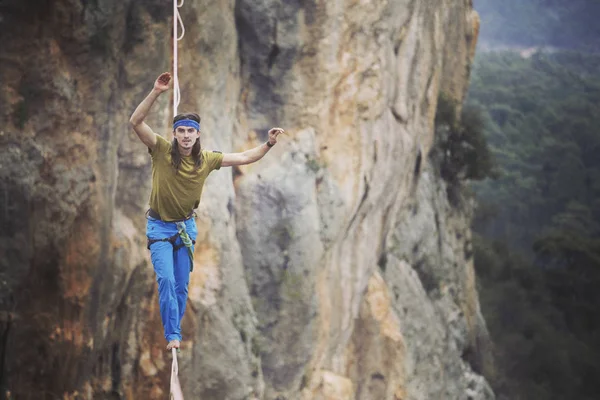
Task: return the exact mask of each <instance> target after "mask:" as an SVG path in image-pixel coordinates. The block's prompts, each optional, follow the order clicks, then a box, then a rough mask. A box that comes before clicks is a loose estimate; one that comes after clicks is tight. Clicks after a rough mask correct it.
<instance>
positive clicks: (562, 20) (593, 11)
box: [474, 0, 600, 51]
mask: <svg viewBox="0 0 600 400" xmlns="http://www.w3.org/2000/svg"><path fill="white" fill-rule="evenodd" d="M474 6H475V9H477V11H478V12H479V14H480V15H481V36H480V43H481V44H482V45H483V46H490V45H491V46H498V45H508V46H525V47H528V46H551V47H562V48H572V49H575V48H576V49H587V50H596V51H597V50H599V49H600V24H598V23H597V21H598V18H599V17H600V2H598V1H596V0H569V1H564V0H474Z"/></svg>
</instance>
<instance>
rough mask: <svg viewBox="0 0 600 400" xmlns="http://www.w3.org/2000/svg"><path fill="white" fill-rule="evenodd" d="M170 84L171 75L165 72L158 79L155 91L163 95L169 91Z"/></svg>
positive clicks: (155, 83)
mask: <svg viewBox="0 0 600 400" xmlns="http://www.w3.org/2000/svg"><path fill="white" fill-rule="evenodd" d="M169 82H171V74H170V73H169V72H163V73H162V74H160V76H159V77H158V78H156V82H154V89H155V90H158V91H159V92H161V93H162V92H164V91H167V90H169Z"/></svg>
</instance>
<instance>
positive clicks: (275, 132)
mask: <svg viewBox="0 0 600 400" xmlns="http://www.w3.org/2000/svg"><path fill="white" fill-rule="evenodd" d="M282 133H285V131H284V130H283V129H281V128H271V129H269V144H270V145H271V146H273V145H274V144H275V143H277V136H279V135H281V134H282Z"/></svg>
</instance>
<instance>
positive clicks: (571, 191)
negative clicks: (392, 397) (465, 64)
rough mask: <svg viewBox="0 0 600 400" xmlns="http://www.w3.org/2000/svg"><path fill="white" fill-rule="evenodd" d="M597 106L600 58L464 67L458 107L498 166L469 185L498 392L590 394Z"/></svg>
mask: <svg viewBox="0 0 600 400" xmlns="http://www.w3.org/2000/svg"><path fill="white" fill-rule="evenodd" d="M482 3H484V2H482ZM599 105H600V56H596V55H590V54H587V55H586V54H582V53H574V52H555V53H552V54H548V53H545V54H544V53H536V54H534V55H533V56H531V57H530V58H523V57H521V56H520V55H519V54H516V53H510V52H498V53H482V54H480V55H479V56H478V57H477V59H476V62H475V65H474V67H473V72H472V80H471V88H470V93H469V100H468V107H469V108H475V109H479V110H480V113H481V116H482V119H483V121H484V132H485V135H486V137H487V139H488V142H489V144H490V147H491V152H492V154H493V155H494V158H495V160H496V163H497V171H498V176H497V177H496V179H487V180H485V181H483V182H480V183H477V184H474V185H473V188H474V191H475V194H476V197H477V199H478V203H479V206H478V210H477V213H476V219H475V224H474V230H475V242H474V249H475V265H476V269H477V273H478V278H479V284H480V289H481V290H480V296H481V302H482V308H483V312H484V315H485V318H486V321H487V323H488V326H489V329H490V331H491V335H492V339H493V340H494V342H495V345H496V361H497V364H498V371H497V374H496V376H495V377H494V378H493V381H494V382H493V383H494V385H495V391H496V393H497V395H498V398H499V399H503V398H504V399H544V400H547V399H556V400H559V399H561V400H562V399H582V400H586V399H589V400H592V399H597V398H599V397H598V396H599V395H600V380H598V376H599V373H600V369H599V368H598V365H599V362H598V360H600V320H599V319H598V313H597V310H599V309H600V291H598V287H600V156H599V153H598V151H599V150H600V106H599Z"/></svg>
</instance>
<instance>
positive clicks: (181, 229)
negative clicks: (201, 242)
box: [146, 208, 196, 272]
mask: <svg viewBox="0 0 600 400" xmlns="http://www.w3.org/2000/svg"><path fill="white" fill-rule="evenodd" d="M195 215H196V214H195V213H194V212H191V213H190V214H189V215H188V216H187V217H186V218H185V219H183V220H181V221H167V222H174V223H175V225H176V226H177V233H176V234H174V235H172V236H169V237H166V238H161V239H150V238H148V245H147V248H148V250H150V246H152V245H153V244H154V243H156V242H169V243H171V246H173V252H175V251H177V250H179V249H181V248H182V247H184V246H185V247H187V251H188V256H189V257H190V272H192V271H193V270H194V250H193V248H192V247H193V246H194V244H196V241H195V240H192V238H191V237H190V235H188V233H187V231H186V229H185V221H187V220H188V219H190V218H192V217H194V216H195ZM148 217H149V218H153V219H158V220H161V221H162V219H161V218H160V215H159V214H158V213H157V212H156V211H154V210H153V209H151V208H150V209H149V210H148V211H146V218H148ZM177 238H181V242H182V244H177Z"/></svg>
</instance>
